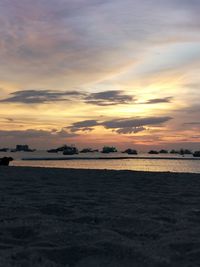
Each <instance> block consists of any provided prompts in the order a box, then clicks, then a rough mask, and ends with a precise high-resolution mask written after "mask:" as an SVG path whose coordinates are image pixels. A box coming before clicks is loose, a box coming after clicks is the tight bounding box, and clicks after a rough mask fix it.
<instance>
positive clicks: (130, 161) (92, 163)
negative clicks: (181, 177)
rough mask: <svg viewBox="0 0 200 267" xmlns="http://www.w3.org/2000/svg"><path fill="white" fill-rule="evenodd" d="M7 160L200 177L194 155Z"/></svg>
mask: <svg viewBox="0 0 200 267" xmlns="http://www.w3.org/2000/svg"><path fill="white" fill-rule="evenodd" d="M4 156H7V157H8V156H11V157H13V158H14V160H13V161H12V162H11V163H10V165H12V166H31V167H48V168H49V167H50V168H75V169H109V170H133V171H151V172H179V173H182V172H184V173H200V158H194V157H193V156H192V155H185V156H181V155H176V154H175V155H172V154H159V155H149V154H146V153H139V154H138V155H127V154H124V153H118V152H117V153H109V154H102V153H99V152H97V153H96V152H95V153H80V154H78V155H73V156H64V155H63V154H62V152H59V153H48V152H46V151H35V152H0V157H4Z"/></svg>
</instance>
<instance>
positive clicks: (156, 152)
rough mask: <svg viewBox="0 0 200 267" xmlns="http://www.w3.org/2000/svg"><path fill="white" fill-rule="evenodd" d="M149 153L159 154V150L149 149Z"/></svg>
mask: <svg viewBox="0 0 200 267" xmlns="http://www.w3.org/2000/svg"><path fill="white" fill-rule="evenodd" d="M149 154H152V155H153V154H154V155H156V154H159V152H158V151H156V150H150V151H149Z"/></svg>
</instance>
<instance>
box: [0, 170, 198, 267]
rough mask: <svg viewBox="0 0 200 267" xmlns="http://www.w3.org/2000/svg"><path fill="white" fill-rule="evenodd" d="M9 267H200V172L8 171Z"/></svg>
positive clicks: (3, 231) (2, 219) (2, 247)
mask: <svg viewBox="0 0 200 267" xmlns="http://www.w3.org/2000/svg"><path fill="white" fill-rule="evenodd" d="M0 184H1V186H0V199H1V202H0V266H1V267H7V266H9V267H11V266H12V267H19V266H20V267H29V266H31V267H33V266H34V267H41V266H45V267H47V266H48V267H53V266H58V267H61V266H65V267H83V266H87V267H108V266H110V267H119V266H120V267H132V266H133V267H135V266H136V267H138V266H140V267H141V266H152V267H157V266H163V267H166V266H170V267H171V266H174V267H175V266H176V267H177V266H191V267H193V266H200V175H199V174H181V173H179V174H176V173H147V172H132V171H106V170H71V169H53V168H52V169H48V168H31V167H29V168H27V167H1V168H0Z"/></svg>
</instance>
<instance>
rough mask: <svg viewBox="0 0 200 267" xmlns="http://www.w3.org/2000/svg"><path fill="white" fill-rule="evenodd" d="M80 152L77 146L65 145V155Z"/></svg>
mask: <svg viewBox="0 0 200 267" xmlns="http://www.w3.org/2000/svg"><path fill="white" fill-rule="evenodd" d="M75 154H78V149H77V148H76V147H75V146H65V150H64V151H63V155H75Z"/></svg>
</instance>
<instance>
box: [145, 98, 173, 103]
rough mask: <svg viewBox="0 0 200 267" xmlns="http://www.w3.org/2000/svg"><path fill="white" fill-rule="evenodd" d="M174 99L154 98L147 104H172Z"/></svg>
mask: <svg viewBox="0 0 200 267" xmlns="http://www.w3.org/2000/svg"><path fill="white" fill-rule="evenodd" d="M171 101H172V97H171V96H169V97H163V98H153V99H150V100H148V101H147V102H145V104H160V103H171Z"/></svg>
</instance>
